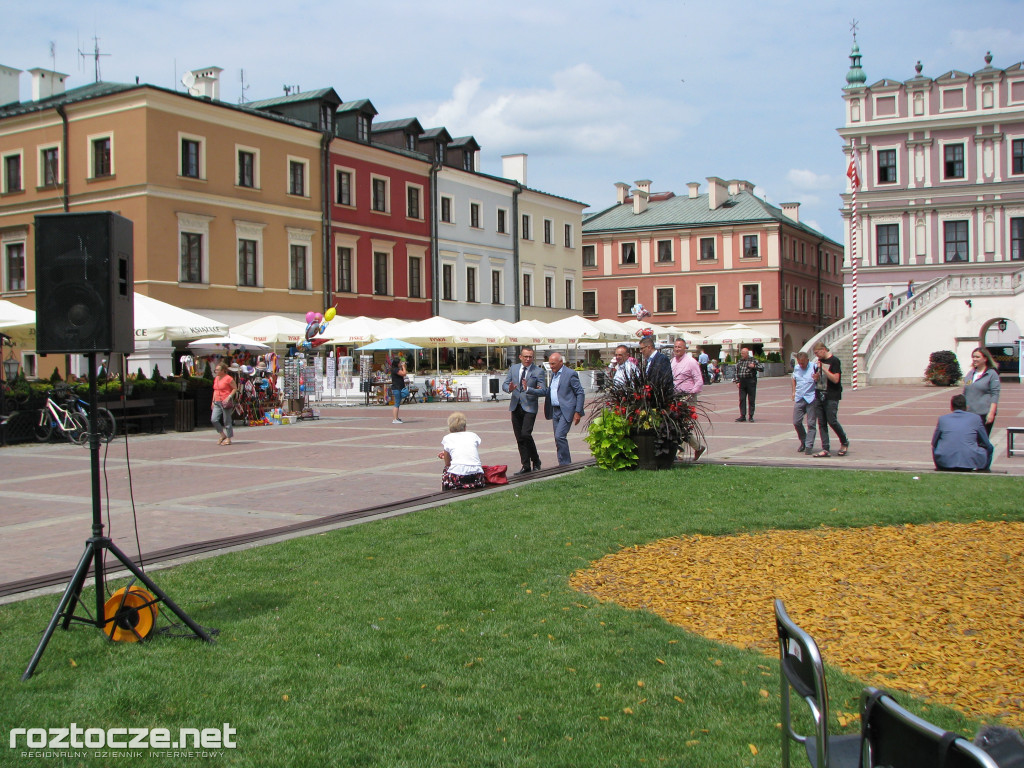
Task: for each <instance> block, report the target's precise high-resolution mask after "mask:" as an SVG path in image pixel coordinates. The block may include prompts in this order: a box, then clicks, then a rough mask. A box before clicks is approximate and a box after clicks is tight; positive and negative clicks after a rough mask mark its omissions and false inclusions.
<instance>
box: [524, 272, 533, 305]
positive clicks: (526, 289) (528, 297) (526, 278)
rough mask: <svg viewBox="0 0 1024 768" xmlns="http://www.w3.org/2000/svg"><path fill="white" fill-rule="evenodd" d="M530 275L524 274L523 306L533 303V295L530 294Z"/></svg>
mask: <svg viewBox="0 0 1024 768" xmlns="http://www.w3.org/2000/svg"><path fill="white" fill-rule="evenodd" d="M530 283H531V280H530V275H523V306H524V307H528V306H530V305H531V304H532V303H533V297H532V296H531V295H530Z"/></svg>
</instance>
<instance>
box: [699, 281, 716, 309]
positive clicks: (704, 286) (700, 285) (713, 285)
mask: <svg viewBox="0 0 1024 768" xmlns="http://www.w3.org/2000/svg"><path fill="white" fill-rule="evenodd" d="M696 288H697V304H696V306H697V309H696V312H697V314H698V315H699V314H705V315H707V314H711V313H712V312H715V313H717V312H720V311H721V309H722V302H720V301H719V300H718V283H697V285H696ZM701 288H713V289H714V290H715V308H714V309H701V307H700V289H701Z"/></svg>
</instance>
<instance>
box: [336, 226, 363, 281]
mask: <svg viewBox="0 0 1024 768" xmlns="http://www.w3.org/2000/svg"><path fill="white" fill-rule="evenodd" d="M358 246H359V237H358V236H356V235H347V234H340V233H336V234H335V235H334V292H335V293H343V294H345V295H346V296H355V295H356V294H358V293H359V274H358V273H359V248H358ZM339 248H348V249H349V250H350V251H351V252H352V264H351V265H350V269H349V273H350V274H351V280H352V284H351V285H350V286H349V290H347V291H343V290H341V289H340V288H339V287H338V274H339V272H338V249H339Z"/></svg>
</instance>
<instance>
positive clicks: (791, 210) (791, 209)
mask: <svg viewBox="0 0 1024 768" xmlns="http://www.w3.org/2000/svg"><path fill="white" fill-rule="evenodd" d="M779 207H780V208H782V212H783V213H784V214H786V215H787V216H789V218H791V219H792V220H793V221H795V222H797V223H798V224H799V223H800V203H783V204H782V205H781V206H779Z"/></svg>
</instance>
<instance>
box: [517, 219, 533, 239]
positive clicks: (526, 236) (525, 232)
mask: <svg viewBox="0 0 1024 768" xmlns="http://www.w3.org/2000/svg"><path fill="white" fill-rule="evenodd" d="M520 239H521V240H532V239H533V238H532V237H530V214H528V213H524V214H523V235H522V237H521V238H520Z"/></svg>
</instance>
